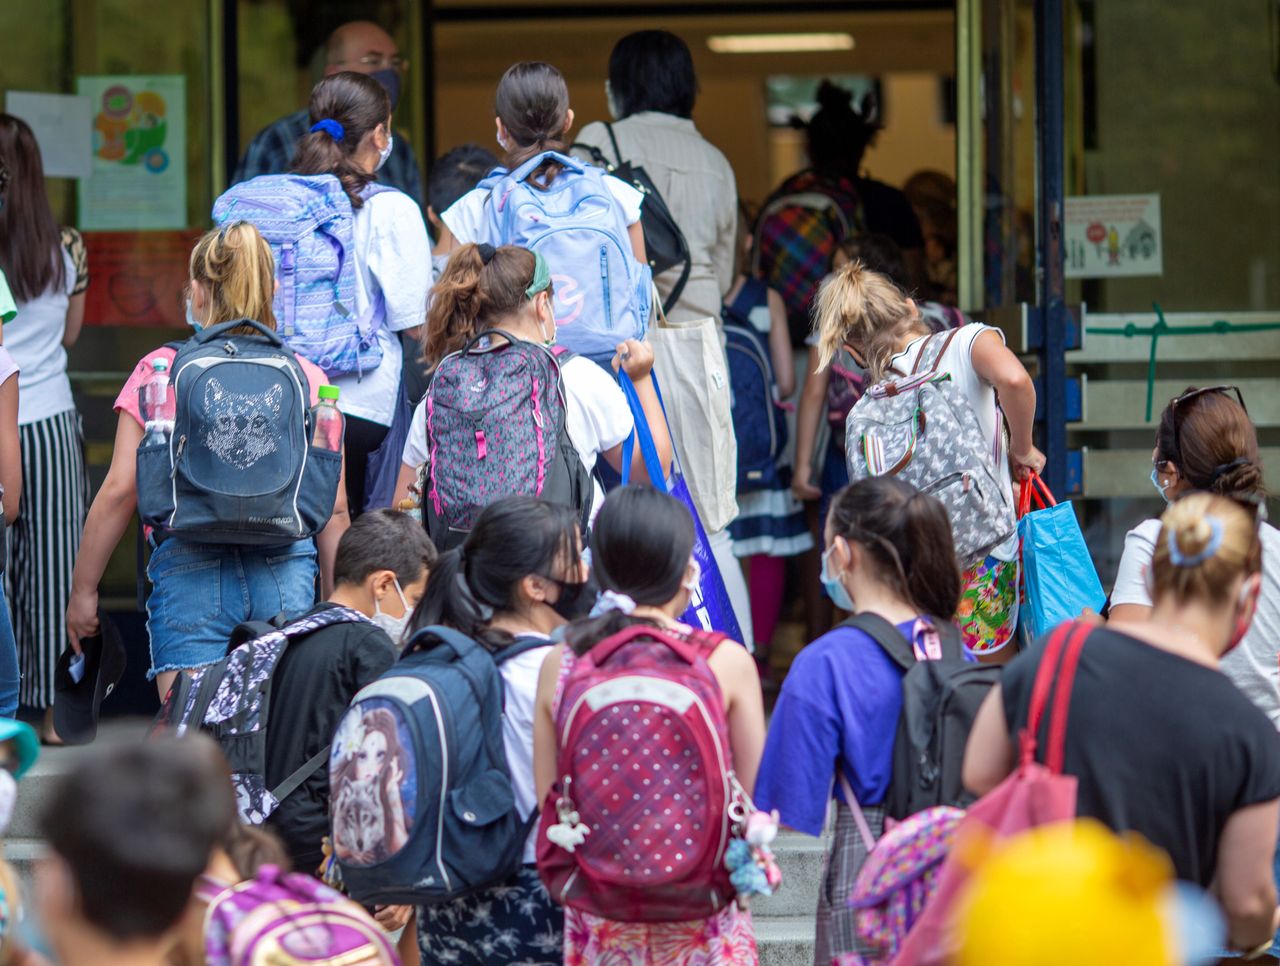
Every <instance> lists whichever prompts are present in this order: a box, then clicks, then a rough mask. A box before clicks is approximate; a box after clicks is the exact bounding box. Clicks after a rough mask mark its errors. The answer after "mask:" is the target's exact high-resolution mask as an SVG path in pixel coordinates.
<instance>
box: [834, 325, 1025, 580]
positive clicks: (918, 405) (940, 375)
mask: <svg viewBox="0 0 1280 966" xmlns="http://www.w3.org/2000/svg"><path fill="white" fill-rule="evenodd" d="M959 331H960V330H959V329H952V330H951V331H949V332H937V333H934V334H933V335H931V336H929V338H928V339H927V340H926V341H925V343H924V345H923V346H921V348H920V354H919V355H918V356H917V358H916V364H915V365H914V366H913V367H912V369H911V372H910V374H908V375H907V376H904V377H901V378H898V379H893V380H886V381H885V382H882V383H880V384H878V385H876V386H873V387H871V389H869V390H867V392H866V393H865V394H864V395H863V397H862V398H861V399H859V400H858V402H857V404H856V405H855V406H854V407H853V409H851V410H850V411H849V418H848V420H847V421H846V422H845V459H846V460H847V461H848V466H849V481H850V482H856V481H857V480H861V479H865V478H867V477H869V476H884V475H886V474H888V475H892V476H896V477H898V478H899V479H901V480H904V481H905V482H907V483H910V484H911V485H912V486H914V487H915V488H916V489H917V490H920V491H921V492H922V493H928V494H929V495H930V496H934V497H937V498H938V499H939V500H941V501H942V505H943V506H944V507H946V509H947V516H948V517H949V518H950V520H951V532H952V535H953V536H954V538H955V545H956V558H957V560H958V561H959V563H960V565H961V567H968V566H971V565H972V564H974V563H976V562H978V561H980V560H982V559H983V558H984V557H985V556H986V555H987V554H988V553H990V552H991V550H993V549H994V548H995V547H998V546H999V545H1000V544H1002V543H1004V542H1005V541H1006V540H1007V539H1009V537H1010V536H1011V535H1012V534H1013V533H1014V530H1015V529H1016V527H1017V521H1016V520H1015V517H1014V512H1013V495H1012V494H1011V493H1009V492H1008V488H1007V487H1005V486H1004V485H1002V484H1001V482H1000V478H999V476H998V475H997V472H996V467H997V466H998V465H999V463H998V460H1001V459H1003V458H1004V447H1003V445H1002V443H1003V432H1002V430H1001V427H1000V425H999V422H998V420H999V409H997V411H996V412H997V426H996V434H995V436H996V438H995V443H994V445H992V444H989V443H988V442H987V439H986V436H985V434H984V433H983V432H982V427H981V425H979V423H978V416H977V414H976V413H975V412H974V411H973V408H972V407H971V406H970V405H969V401H968V400H967V399H966V398H965V396H964V393H963V392H962V391H961V389H960V388H959V387H958V386H957V385H956V384H955V383H954V382H952V381H951V374H950V373H947V372H939V371H938V366H939V364H940V362H941V361H942V357H943V356H944V355H946V352H947V349H948V347H949V346H950V345H951V340H952V339H954V338H955V337H956V333H957V332H959Z"/></svg>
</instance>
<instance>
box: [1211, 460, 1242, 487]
mask: <svg viewBox="0 0 1280 966" xmlns="http://www.w3.org/2000/svg"><path fill="white" fill-rule="evenodd" d="M1250 462H1252V461H1251V460H1250V459H1249V458H1248V457H1247V456H1237V457H1236V458H1235V459H1233V460H1232V461H1231V462H1230V463H1219V464H1218V465H1217V466H1215V467H1214V468H1213V473H1212V474H1210V476H1209V484H1210V486H1212V485H1213V484H1214V483H1217V482H1218V479H1219V478H1220V477H1223V476H1226V475H1227V474H1228V473H1230V472H1231V471H1232V470H1238V469H1239V468H1240V467H1242V466H1248V465H1249V463H1250Z"/></svg>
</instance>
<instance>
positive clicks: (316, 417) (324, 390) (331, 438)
mask: <svg viewBox="0 0 1280 966" xmlns="http://www.w3.org/2000/svg"><path fill="white" fill-rule="evenodd" d="M319 396H320V404H319V405H318V406H316V408H315V409H313V410H312V411H311V412H312V420H313V424H314V427H315V428H314V429H313V431H312V433H311V445H312V446H315V447H316V448H317V449H327V450H329V451H330V452H333V453H341V452H342V426H343V420H342V413H341V412H339V411H338V387H337V386H321V387H320V390H319Z"/></svg>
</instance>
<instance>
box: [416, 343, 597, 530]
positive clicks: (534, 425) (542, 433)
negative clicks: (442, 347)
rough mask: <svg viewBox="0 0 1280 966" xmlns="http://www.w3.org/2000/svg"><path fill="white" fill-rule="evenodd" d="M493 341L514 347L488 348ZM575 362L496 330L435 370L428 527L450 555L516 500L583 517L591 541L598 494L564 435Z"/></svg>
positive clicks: (430, 393)
mask: <svg viewBox="0 0 1280 966" xmlns="http://www.w3.org/2000/svg"><path fill="white" fill-rule="evenodd" d="M493 337H499V338H502V339H506V340H507V342H506V344H505V345H500V346H498V347H496V348H495V347H492V346H489V345H485V346H484V347H481V343H482V342H487V341H488V340H490V339H491V338H493ZM570 358H572V355H571V354H570V353H568V352H567V351H566V350H565V349H563V348H562V347H559V346H557V347H556V348H555V349H548V348H546V347H544V346H540V345H536V344H534V343H532V342H525V341H524V340H522V339H517V338H515V337H514V336H512V335H509V334H507V333H505V332H503V331H501V330H499V329H490V330H488V331H486V332H482V333H480V334H479V335H477V336H476V337H475V338H474V339H472V340H471V341H470V342H469V343H467V345H466V346H465V347H464V348H463V349H461V350H460V351H458V352H454V353H452V354H451V355H448V356H446V357H445V358H444V359H442V360H441V362H440V364H439V365H438V366H437V367H436V370H435V372H434V373H433V374H432V378H431V385H430V387H429V388H428V389H427V395H426V409H427V412H426V416H427V427H426V428H427V481H426V491H425V493H424V495H423V500H422V513H423V516H422V519H423V525H424V526H426V528H427V532H428V533H429V534H430V536H431V541H432V542H433V543H434V544H435V545H436V546H437V547H438V548H440V549H441V550H442V551H443V550H449V549H451V548H453V547H456V546H457V545H459V544H460V543H462V541H463V540H465V539H466V536H467V534H468V533H470V532H471V528H472V527H473V526H474V525H475V522H476V518H477V517H478V516H479V515H480V511H481V510H483V509H484V508H485V507H486V506H488V505H489V504H490V503H493V502H495V501H496V500H500V499H502V498H503V497H507V496H512V495H515V494H523V495H527V496H536V497H540V498H541V499H544V500H547V501H548V502H550V503H559V504H561V505H562V506H567V507H570V508H572V509H574V510H577V511H579V512H580V514H581V521H580V522H581V525H582V532H583V533H586V532H587V524H588V522H589V520H590V514H591V501H592V497H593V496H594V487H593V486H592V481H591V474H590V473H588V472H587V469H586V467H585V466H583V464H582V458H581V457H580V456H579V455H578V451H577V449H575V448H574V445H573V440H571V439H570V438H569V433H568V431H567V428H566V426H565V420H566V417H567V404H566V402H565V394H564V380H563V377H562V375H561V371H560V367H561V365H562V364H564V363H565V362H568V361H569V359H570Z"/></svg>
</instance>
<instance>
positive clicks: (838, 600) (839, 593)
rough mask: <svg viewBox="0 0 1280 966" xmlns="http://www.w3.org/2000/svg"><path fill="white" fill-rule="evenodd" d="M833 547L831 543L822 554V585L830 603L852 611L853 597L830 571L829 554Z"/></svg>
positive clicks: (833, 549)
mask: <svg viewBox="0 0 1280 966" xmlns="http://www.w3.org/2000/svg"><path fill="white" fill-rule="evenodd" d="M835 549H836V545H835V544H834V543H833V544H832V545H831V546H829V547H827V552H826V553H824V554H823V555H822V587H823V589H824V590H825V591H826V592H827V596H828V597H830V598H831V603H833V604H835V605H836V606H837V607H839V608H840V609H841V610H847V611H849V613H853V612H854V610H855V608H854V606H853V598H852V597H850V596H849V591H847V590H845V587H844V584H842V583H841V582H840V579H839V578H838V577H835V576H833V575H832V573H831V554H832V553H833V552H834V551H835Z"/></svg>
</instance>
